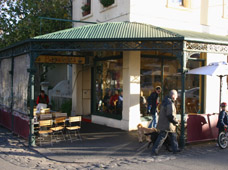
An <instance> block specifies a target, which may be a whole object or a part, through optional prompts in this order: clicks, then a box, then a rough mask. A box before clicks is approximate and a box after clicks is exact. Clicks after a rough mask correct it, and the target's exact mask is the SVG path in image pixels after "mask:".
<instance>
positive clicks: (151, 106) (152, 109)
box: [147, 86, 161, 128]
mask: <svg viewBox="0 0 228 170" xmlns="http://www.w3.org/2000/svg"><path fill="white" fill-rule="evenodd" d="M160 93H161V87H160V86H156V88H155V91H154V92H152V93H151V94H150V96H149V97H148V99H147V103H148V114H149V115H151V116H152V121H151V122H150V124H149V126H148V128H152V127H154V128H156V126H157V106H158V104H159V94H160Z"/></svg>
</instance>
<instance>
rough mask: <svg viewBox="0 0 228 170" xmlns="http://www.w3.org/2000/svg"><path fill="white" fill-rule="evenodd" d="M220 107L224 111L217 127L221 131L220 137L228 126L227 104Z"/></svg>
mask: <svg viewBox="0 0 228 170" xmlns="http://www.w3.org/2000/svg"><path fill="white" fill-rule="evenodd" d="M220 107H221V108H222V110H221V111H220V113H219V116H218V122H217V126H216V127H217V128H218V131H219V133H218V135H219V134H220V132H223V131H224V128H227V126H228V115H227V112H226V108H227V103H226V102H223V103H221V105H220Z"/></svg>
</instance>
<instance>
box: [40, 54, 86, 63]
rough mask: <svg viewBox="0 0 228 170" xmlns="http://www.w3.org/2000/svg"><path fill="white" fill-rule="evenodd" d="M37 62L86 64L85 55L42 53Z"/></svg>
mask: <svg viewBox="0 0 228 170" xmlns="http://www.w3.org/2000/svg"><path fill="white" fill-rule="evenodd" d="M36 63H58V64H61V63H62V64H85V57H68V56H50V55H40V56H39V57H37V59H36Z"/></svg>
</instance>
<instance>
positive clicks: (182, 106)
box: [180, 44, 187, 149]
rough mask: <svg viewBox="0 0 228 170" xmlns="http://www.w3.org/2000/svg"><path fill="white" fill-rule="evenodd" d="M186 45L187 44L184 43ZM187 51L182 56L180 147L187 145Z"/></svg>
mask: <svg viewBox="0 0 228 170" xmlns="http://www.w3.org/2000/svg"><path fill="white" fill-rule="evenodd" d="M184 45H185V44H184ZM186 63H187V53H186V52H185V51H183V53H182V56H181V136H180V148H182V149H183V148H184V147H185V79H186V70H187V69H186Z"/></svg>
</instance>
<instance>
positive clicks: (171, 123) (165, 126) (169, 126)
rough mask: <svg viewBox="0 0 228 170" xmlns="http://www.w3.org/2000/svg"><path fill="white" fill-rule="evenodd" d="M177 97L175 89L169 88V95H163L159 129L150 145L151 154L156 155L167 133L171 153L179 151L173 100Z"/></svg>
mask: <svg viewBox="0 0 228 170" xmlns="http://www.w3.org/2000/svg"><path fill="white" fill-rule="evenodd" d="M177 97H178V94H177V91H176V90H171V91H170V92H169V96H168V97H165V99H164V100H163V101H162V104H161V110H160V113H159V120H158V126H157V129H158V130H159V135H158V138H157V139H156V141H155V143H154V145H153V147H152V152H151V154H152V155H158V151H159V149H160V148H161V147H162V145H163V143H164V141H165V139H166V138H167V136H168V135H169V139H170V142H171V146H172V151H173V153H174V154H175V153H177V152H180V149H179V147H178V142H177V134H176V126H177V125H178V121H177V119H176V107H175V104H174V102H175V101H176V99H177Z"/></svg>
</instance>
